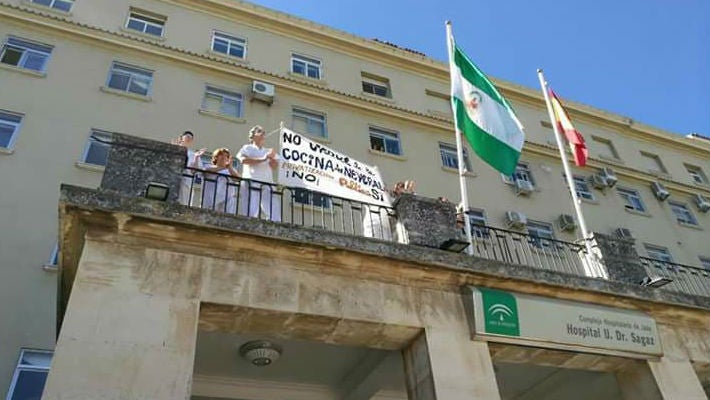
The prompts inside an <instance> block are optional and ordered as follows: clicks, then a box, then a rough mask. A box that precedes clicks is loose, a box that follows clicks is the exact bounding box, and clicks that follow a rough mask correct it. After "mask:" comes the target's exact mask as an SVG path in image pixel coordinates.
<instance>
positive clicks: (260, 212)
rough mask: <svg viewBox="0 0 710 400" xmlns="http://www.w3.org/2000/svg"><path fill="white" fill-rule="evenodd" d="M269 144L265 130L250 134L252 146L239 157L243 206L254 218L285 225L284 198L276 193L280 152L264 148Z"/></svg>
mask: <svg viewBox="0 0 710 400" xmlns="http://www.w3.org/2000/svg"><path fill="white" fill-rule="evenodd" d="M265 140H266V137H265V131H264V128H262V127H261V126H259V125H256V126H254V127H252V128H251V129H250V130H249V142H250V143H249V144H245V145H244V146H242V148H241V149H240V150H239V152H238V153H237V159H238V160H239V161H240V162H241V163H242V165H243V167H242V175H243V177H244V178H245V179H248V180H244V181H242V186H241V188H240V195H239V196H240V202H241V203H242V207H244V209H245V210H247V215H249V216H250V217H263V218H266V219H270V220H271V221H276V222H280V221H281V197H280V194H277V193H275V192H274V190H273V186H272V185H264V184H261V183H260V182H263V183H270V184H273V183H274V179H273V170H274V169H276V168H278V166H279V162H278V157H277V154H276V151H275V150H274V149H269V148H265V147H264V141H265Z"/></svg>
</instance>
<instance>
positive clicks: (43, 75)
mask: <svg viewBox="0 0 710 400" xmlns="http://www.w3.org/2000/svg"><path fill="white" fill-rule="evenodd" d="M0 68H2V69H5V70H8V71H14V72H19V73H21V74H25V75H29V76H33V77H35V78H46V77H47V73H46V72H39V71H35V70H32V69H27V68H21V67H16V66H14V65H8V64H3V63H0Z"/></svg>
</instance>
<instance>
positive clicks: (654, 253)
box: [643, 243, 673, 262]
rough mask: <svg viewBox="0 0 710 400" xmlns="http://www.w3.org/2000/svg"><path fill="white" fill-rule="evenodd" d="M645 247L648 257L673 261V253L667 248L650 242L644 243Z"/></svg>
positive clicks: (662, 260)
mask: <svg viewBox="0 0 710 400" xmlns="http://www.w3.org/2000/svg"><path fill="white" fill-rule="evenodd" d="M643 247H644V248H645V249H646V254H648V258H653V259H654V260H656V261H661V262H673V257H671V253H670V252H669V251H668V249H667V248H665V247H661V246H655V245H652V244H648V243H644V244H643Z"/></svg>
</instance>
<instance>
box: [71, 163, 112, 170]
mask: <svg viewBox="0 0 710 400" xmlns="http://www.w3.org/2000/svg"><path fill="white" fill-rule="evenodd" d="M74 165H76V167H77V168H81V169H85V170H87V171H92V172H104V170H105V169H106V167H105V166H103V165H96V164H89V163H85V162H83V161H77V162H76V163H74Z"/></svg>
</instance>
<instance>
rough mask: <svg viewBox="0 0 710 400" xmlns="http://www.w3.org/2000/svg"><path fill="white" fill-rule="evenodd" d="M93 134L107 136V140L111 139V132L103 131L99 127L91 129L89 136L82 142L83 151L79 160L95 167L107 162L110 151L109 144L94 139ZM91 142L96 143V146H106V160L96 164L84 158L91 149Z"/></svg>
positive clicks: (103, 165) (102, 165)
mask: <svg viewBox="0 0 710 400" xmlns="http://www.w3.org/2000/svg"><path fill="white" fill-rule="evenodd" d="M94 135H97V136H103V138H108V140H111V137H112V136H113V133H111V132H108V131H103V130H100V129H92V130H91V132H90V133H89V138H88V139H87V140H86V143H85V144H84V151H83V152H82V155H81V159H80V160H79V162H81V163H84V164H87V165H94V166H97V167H105V166H106V164H107V163H108V152H109V151H111V145H110V144H106V143H101V142H98V141H96V140H95V139H93V136H94ZM92 144H93V145H97V146H106V147H107V150H106V162H105V163H104V164H96V163H92V162H89V161H87V159H86V158H87V156H88V155H89V151H90V150H91V146H92Z"/></svg>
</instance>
